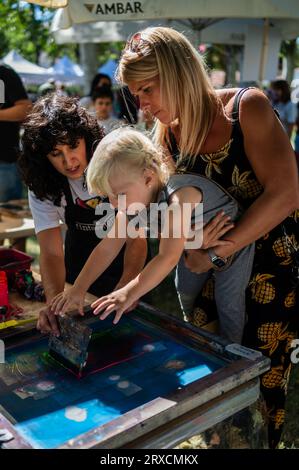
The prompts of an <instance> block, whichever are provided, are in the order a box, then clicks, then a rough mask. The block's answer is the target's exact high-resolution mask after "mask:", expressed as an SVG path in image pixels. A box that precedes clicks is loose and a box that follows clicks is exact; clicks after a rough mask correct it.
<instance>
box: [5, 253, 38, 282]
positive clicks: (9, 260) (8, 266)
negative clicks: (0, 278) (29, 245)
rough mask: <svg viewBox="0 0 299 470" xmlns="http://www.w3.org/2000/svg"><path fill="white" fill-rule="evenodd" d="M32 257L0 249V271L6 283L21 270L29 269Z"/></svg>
mask: <svg viewBox="0 0 299 470" xmlns="http://www.w3.org/2000/svg"><path fill="white" fill-rule="evenodd" d="M32 261H33V258H32V256H29V255H27V254H26V253H23V252H22V251H19V250H15V249H13V248H0V270H1V271H5V272H6V275H7V279H8V282H9V281H13V280H14V277H15V274H16V273H17V272H18V271H20V270H22V269H30V265H31V263H32Z"/></svg>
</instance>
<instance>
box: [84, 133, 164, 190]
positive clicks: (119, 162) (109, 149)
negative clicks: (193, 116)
mask: <svg viewBox="0 0 299 470" xmlns="http://www.w3.org/2000/svg"><path fill="white" fill-rule="evenodd" d="M145 169H151V170H153V171H154V172H155V173H156V174H157V175H158V178H159V181H160V183H161V184H163V185H164V184H165V183H166V182H167V180H168V178H169V176H170V173H171V169H170V167H169V166H168V165H167V163H166V161H165V158H164V155H163V149H162V147H159V146H158V145H156V144H154V143H153V142H152V141H151V140H150V139H149V138H148V137H147V136H146V135H144V134H143V133H141V132H139V131H137V130H135V129H132V128H131V127H121V128H119V129H115V130H114V131H112V132H110V133H109V134H108V135H107V136H105V137H104V138H103V139H102V140H101V142H100V143H99V145H98V146H97V148H96V151H95V153H94V155H93V157H92V159H91V161H90V163H89V165H88V169H87V174H86V181H87V186H88V191H89V192H90V193H97V194H103V195H109V194H112V189H111V186H110V183H109V181H110V180H111V178H113V175H115V174H117V173H119V172H121V173H122V174H128V175H132V173H136V174H138V173H139V174H140V173H141V172H142V171H143V170H145Z"/></svg>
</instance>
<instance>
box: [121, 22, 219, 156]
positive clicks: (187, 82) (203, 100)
mask: <svg viewBox="0 0 299 470" xmlns="http://www.w3.org/2000/svg"><path fill="white" fill-rule="evenodd" d="M136 37H137V39H135V38H136ZM156 76H159V80H160V93H161V97H162V101H163V103H162V105H164V106H166V109H168V110H169V111H170V114H171V116H173V120H174V119H176V118H178V121H179V126H180V140H179V142H178V144H179V148H180V154H181V155H180V160H181V161H182V160H185V159H186V158H190V157H194V156H196V155H198V154H199V153H200V149H201V147H202V146H203V144H204V142H205V140H206V138H207V135H208V133H209V130H210V129H211V126H212V123H213V120H214V118H215V114H216V111H217V108H218V106H219V105H220V101H219V98H218V97H217V94H216V92H215V90H214V89H213V87H212V85H211V83H210V80H209V77H208V74H207V72H206V69H205V64H204V61H203V59H202V58H201V57H200V55H199V54H198V53H197V51H196V50H195V48H194V47H193V46H192V44H191V43H190V42H189V41H188V39H187V38H186V37H185V36H184V35H183V34H181V33H179V32H178V31H175V30H174V29H171V28H165V27H155V28H146V29H145V30H143V31H141V32H140V33H136V34H135V35H134V36H133V37H132V38H131V40H130V41H128V43H127V46H126V47H125V49H124V51H123V53H122V56H121V59H120V62H119V66H118V69H117V72H116V77H117V79H118V81H119V82H121V83H123V84H130V82H132V81H143V80H150V79H151V78H153V77H156ZM167 133H168V126H167V125H165V124H162V123H161V122H159V121H158V122H157V124H156V127H155V140H156V142H158V143H159V144H161V145H165V140H168V139H167V137H168V135H167Z"/></svg>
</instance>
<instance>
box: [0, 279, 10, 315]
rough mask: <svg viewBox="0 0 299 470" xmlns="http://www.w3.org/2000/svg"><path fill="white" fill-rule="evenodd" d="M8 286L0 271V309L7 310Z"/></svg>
mask: <svg viewBox="0 0 299 470" xmlns="http://www.w3.org/2000/svg"><path fill="white" fill-rule="evenodd" d="M8 305H9V303H8V284H7V276H6V273H5V271H0V307H7V308H8Z"/></svg>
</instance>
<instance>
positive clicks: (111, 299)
mask: <svg viewBox="0 0 299 470" xmlns="http://www.w3.org/2000/svg"><path fill="white" fill-rule="evenodd" d="M133 301H134V299H132V298H131V297H130V295H129V292H128V290H127V289H125V288H124V287H123V288H122V289H119V290H117V291H114V292H111V294H108V295H105V296H104V297H101V298H100V299H98V300H96V301H95V302H93V303H92V304H91V307H92V308H93V309H94V311H93V313H94V314H95V315H98V314H99V313H100V312H101V311H102V310H104V312H103V313H102V315H101V316H100V319H101V320H105V318H107V317H108V315H110V313H111V312H115V313H116V315H115V317H114V320H113V323H114V324H116V323H118V321H119V320H120V318H121V316H122V314H123V313H124V312H125V311H126V310H127V309H128V308H129V307H130V306H131V305H132V303H133Z"/></svg>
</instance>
